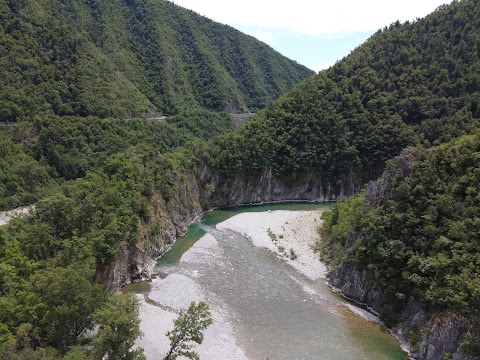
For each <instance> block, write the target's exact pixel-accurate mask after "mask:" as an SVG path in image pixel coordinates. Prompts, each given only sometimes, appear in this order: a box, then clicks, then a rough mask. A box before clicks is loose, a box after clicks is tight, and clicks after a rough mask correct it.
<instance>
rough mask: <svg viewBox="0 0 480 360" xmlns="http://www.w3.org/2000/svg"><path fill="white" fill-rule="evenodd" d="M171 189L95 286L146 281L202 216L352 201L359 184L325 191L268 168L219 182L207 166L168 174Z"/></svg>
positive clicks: (306, 177) (316, 182) (309, 178)
mask: <svg viewBox="0 0 480 360" xmlns="http://www.w3.org/2000/svg"><path fill="white" fill-rule="evenodd" d="M170 175H171V176H172V181H170V186H171V187H170V188H169V189H157V193H156V194H154V195H153V196H152V198H151V201H150V204H149V212H150V216H149V218H148V220H147V221H144V222H142V224H141V229H142V231H141V237H140V240H139V241H138V242H137V244H135V246H129V247H127V246H126V247H124V248H123V249H122V250H121V251H119V253H118V255H117V257H116V260H115V261H114V262H112V263H110V264H108V265H103V266H99V267H98V268H97V275H96V281H97V282H98V283H101V284H103V285H104V286H105V287H107V288H108V289H111V290H117V289H119V288H120V287H121V286H122V285H125V284H128V283H130V282H134V281H142V280H146V279H148V278H149V277H150V275H151V273H152V271H153V268H154V265H155V261H154V259H156V258H158V257H159V256H161V255H163V254H164V253H165V252H166V251H168V250H169V249H170V247H171V246H172V245H173V243H174V242H175V240H176V238H177V237H178V236H180V235H182V234H184V233H185V232H186V230H187V228H188V225H190V224H191V223H192V222H195V221H198V220H199V219H200V218H201V216H202V213H203V210H204V209H205V210H206V209H209V208H215V207H228V206H235V205H243V204H254V203H265V202H278V201H332V200H338V199H340V198H342V197H344V196H349V195H353V194H354V193H355V192H356V191H357V190H358V189H359V184H356V183H355V182H354V177H353V175H351V176H349V177H348V179H347V181H346V182H345V184H346V185H345V186H343V187H340V188H333V187H332V186H329V185H325V184H323V183H322V182H321V180H320V179H319V178H318V177H316V176H315V175H314V174H312V173H309V172H306V173H305V174H303V176H300V177H298V178H297V180H296V181H293V182H292V181H287V180H284V179H279V178H277V177H275V176H274V175H273V173H272V171H271V170H270V169H268V168H266V169H264V171H262V172H261V174H260V175H259V176H249V175H248V174H239V175H237V176H235V177H233V178H232V179H231V180H227V181H225V180H223V179H222V178H221V177H220V176H218V175H217V174H216V173H215V172H213V171H212V170H211V169H210V168H209V167H208V166H206V165H203V164H202V165H199V166H198V167H197V168H196V170H195V171H192V172H191V173H189V174H170Z"/></svg>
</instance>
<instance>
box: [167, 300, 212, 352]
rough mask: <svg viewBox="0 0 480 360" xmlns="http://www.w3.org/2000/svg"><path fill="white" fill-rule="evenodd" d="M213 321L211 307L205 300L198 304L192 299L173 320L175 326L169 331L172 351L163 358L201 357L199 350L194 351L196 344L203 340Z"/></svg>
mask: <svg viewBox="0 0 480 360" xmlns="http://www.w3.org/2000/svg"><path fill="white" fill-rule="evenodd" d="M212 322H213V320H212V316H211V314H210V311H209V307H208V305H207V304H206V303H204V302H203V301H201V302H199V303H198V305H196V304H195V302H193V301H192V303H191V304H190V306H189V307H188V309H187V310H182V311H181V312H180V315H179V316H178V318H177V319H176V320H174V321H173V323H174V325H175V326H174V328H173V330H171V331H168V332H167V334H166V335H167V336H168V338H169V339H170V351H169V352H168V354H167V355H166V356H165V357H164V358H163V360H174V359H176V358H177V357H179V356H185V357H187V358H188V359H195V360H198V359H200V357H199V355H198V353H197V352H195V351H192V347H193V346H194V344H192V342H196V343H197V344H201V343H202V342H203V337H204V335H203V333H202V331H203V330H205V329H206V328H207V327H208V326H209V325H210V324H211V323H212Z"/></svg>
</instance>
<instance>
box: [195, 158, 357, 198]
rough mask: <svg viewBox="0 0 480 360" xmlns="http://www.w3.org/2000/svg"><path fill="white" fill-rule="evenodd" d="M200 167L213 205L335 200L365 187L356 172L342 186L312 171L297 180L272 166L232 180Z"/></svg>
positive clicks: (201, 178) (203, 166)
mask: <svg viewBox="0 0 480 360" xmlns="http://www.w3.org/2000/svg"><path fill="white" fill-rule="evenodd" d="M198 171H199V178H200V180H201V182H202V183H203V184H205V186H206V187H210V188H211V192H210V193H209V194H208V197H207V198H206V202H207V203H209V204H210V205H211V206H213V207H228V206H236V205H242V204H258V203H269V202H279V201H335V200H339V199H341V198H343V197H345V196H350V195H353V194H355V193H356V192H357V191H358V190H359V189H360V187H361V185H360V184H358V183H357V182H356V181H355V176H354V174H353V173H352V174H349V176H347V177H346V180H345V182H344V184H343V185H342V186H332V185H330V184H328V183H324V182H323V181H322V179H321V178H320V177H318V176H317V175H315V174H313V173H312V172H309V171H305V172H304V173H303V174H302V175H301V176H298V177H297V178H296V179H295V180H293V181H292V180H289V179H285V178H279V177H276V176H275V175H274V174H273V172H272V170H271V169H270V168H268V167H266V168H264V169H263V170H262V171H261V172H260V173H259V174H258V175H257V176H252V175H251V174H246V173H243V172H241V173H239V174H237V175H235V176H233V177H232V178H231V179H228V180H226V179H223V178H222V177H220V176H219V175H218V174H216V173H215V172H214V171H212V170H211V169H210V168H209V167H208V166H205V165H202V166H200V167H199V169H198Z"/></svg>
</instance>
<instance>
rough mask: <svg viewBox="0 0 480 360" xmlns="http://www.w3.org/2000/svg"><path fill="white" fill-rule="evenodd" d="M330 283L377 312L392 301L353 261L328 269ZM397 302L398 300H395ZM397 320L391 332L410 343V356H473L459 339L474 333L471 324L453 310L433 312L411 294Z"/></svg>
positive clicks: (423, 359)
mask: <svg viewBox="0 0 480 360" xmlns="http://www.w3.org/2000/svg"><path fill="white" fill-rule="evenodd" d="M328 278H329V282H330V284H331V285H332V286H333V287H335V288H336V289H338V290H339V291H340V292H341V294H342V295H344V296H345V297H347V298H349V299H351V300H354V301H356V302H358V303H360V304H362V305H364V306H367V307H368V308H369V309H370V310H371V311H372V312H374V313H375V314H378V313H380V312H381V311H382V309H385V308H391V304H387V303H385V302H384V298H383V295H384V292H383V289H382V288H381V287H380V286H379V285H378V284H377V283H376V282H375V281H374V280H373V279H371V278H369V276H368V274H367V271H366V270H365V269H357V268H355V266H354V265H352V264H343V265H340V266H338V267H335V268H333V269H331V271H330V272H329V275H328ZM396 305H398V304H396ZM401 307H402V310H401V313H400V315H399V318H400V322H399V324H398V325H396V326H395V327H393V328H392V333H393V334H394V335H395V336H396V337H397V338H399V339H400V340H401V341H402V342H404V343H407V344H409V346H410V349H411V356H412V358H414V359H418V360H444V359H452V360H474V359H477V360H478V359H479V357H477V356H471V355H468V354H467V353H465V351H464V350H463V349H462V346H461V345H462V342H463V341H464V340H465V339H466V338H469V337H470V336H473V331H472V328H471V327H472V326H471V325H469V324H468V323H467V322H466V321H465V319H464V318H462V316H460V315H458V314H456V313H454V312H445V313H434V312H429V311H427V310H425V309H423V308H422V306H421V305H420V303H419V302H418V301H416V300H415V299H414V298H413V297H411V298H409V299H408V301H406V302H405V303H404V304H402V306H401Z"/></svg>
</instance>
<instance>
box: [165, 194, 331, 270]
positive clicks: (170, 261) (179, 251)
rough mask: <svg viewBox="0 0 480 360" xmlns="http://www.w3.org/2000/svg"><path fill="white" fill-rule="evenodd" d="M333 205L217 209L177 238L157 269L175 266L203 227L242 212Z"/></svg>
mask: <svg viewBox="0 0 480 360" xmlns="http://www.w3.org/2000/svg"><path fill="white" fill-rule="evenodd" d="M333 204H334V203H332V202H328V203H312V202H288V203H273V204H262V205H247V206H239V207H234V208H227V209H218V210H213V211H210V212H207V213H206V214H205V215H204V217H203V218H202V220H201V222H200V223H198V224H193V225H191V226H190V227H189V228H188V231H187V233H186V234H185V235H183V236H180V237H179V238H177V241H176V242H175V244H173V246H172V248H171V249H170V250H169V251H168V252H167V253H166V254H165V255H163V256H162V257H161V258H160V259H159V260H158V261H157V267H160V268H161V267H163V266H171V265H174V264H177V263H178V261H179V260H180V258H181V257H182V255H183V254H184V253H185V252H186V251H187V250H188V249H190V247H191V246H192V245H193V244H195V242H196V241H197V240H198V239H200V238H201V237H202V236H203V235H205V233H206V232H205V228H204V226H212V227H214V226H215V225H217V224H219V223H221V222H223V221H225V220H227V219H229V218H231V217H232V216H235V215H237V214H240V213H244V212H264V211H275V210H290V211H302V210H303V211H311V210H328V208H329V207H331V206H332V205H333Z"/></svg>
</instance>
